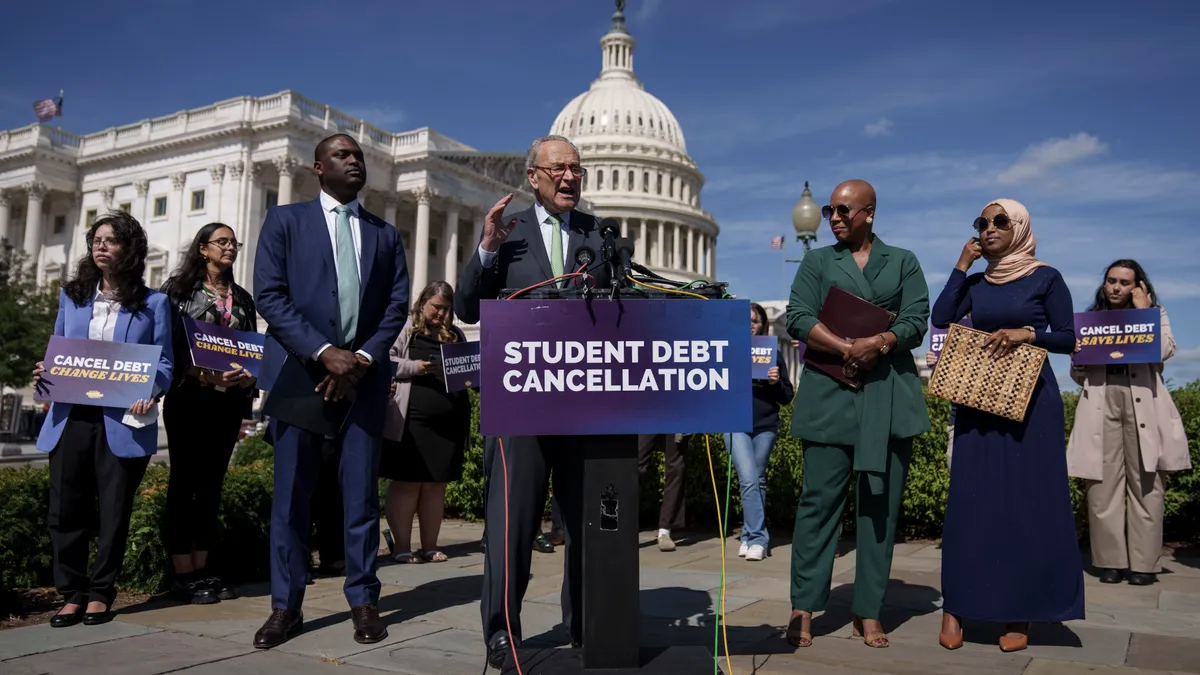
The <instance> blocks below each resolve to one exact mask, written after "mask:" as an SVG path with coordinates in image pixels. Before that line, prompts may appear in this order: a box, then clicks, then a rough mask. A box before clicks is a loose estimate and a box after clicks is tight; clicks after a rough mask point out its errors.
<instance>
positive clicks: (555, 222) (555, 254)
mask: <svg viewBox="0 0 1200 675" xmlns="http://www.w3.org/2000/svg"><path fill="white" fill-rule="evenodd" d="M546 222H547V223H550V273H551V274H553V275H554V276H556V277H561V276H562V273H563V250H562V232H560V231H559V227H560V226H561V225H562V218H559V217H558V216H556V215H554V214H550V215H548V216H546Z"/></svg>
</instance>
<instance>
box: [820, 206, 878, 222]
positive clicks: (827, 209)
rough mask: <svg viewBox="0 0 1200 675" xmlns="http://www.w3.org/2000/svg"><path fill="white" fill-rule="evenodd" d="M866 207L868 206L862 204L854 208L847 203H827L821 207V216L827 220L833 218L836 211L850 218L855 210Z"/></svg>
mask: <svg viewBox="0 0 1200 675" xmlns="http://www.w3.org/2000/svg"><path fill="white" fill-rule="evenodd" d="M865 208H867V207H865V206H860V207H858V208H853V209H852V208H850V207H849V206H847V205H845V204H837V205H836V206H834V205H830V204H826V205H825V206H822V207H821V217H822V218H824V219H825V220H831V219H832V218H833V213H834V212H835V211H836V212H837V214H838V215H839V216H841V217H843V218H849V217H850V214H851V213H853V212H855V211H861V210H863V209H865Z"/></svg>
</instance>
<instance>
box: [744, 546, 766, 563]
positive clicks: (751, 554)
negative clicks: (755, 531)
mask: <svg viewBox="0 0 1200 675" xmlns="http://www.w3.org/2000/svg"><path fill="white" fill-rule="evenodd" d="M766 555H767V550H766V549H765V548H763V547H762V546H760V545H759V544H755V545H753V546H751V547H750V548H748V549H746V560H762V559H763V558H765V557H766Z"/></svg>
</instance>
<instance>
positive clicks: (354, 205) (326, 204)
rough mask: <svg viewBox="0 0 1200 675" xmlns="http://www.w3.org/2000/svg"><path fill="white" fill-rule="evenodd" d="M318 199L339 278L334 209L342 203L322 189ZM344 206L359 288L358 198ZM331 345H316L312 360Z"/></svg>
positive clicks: (360, 256) (360, 244)
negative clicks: (352, 245)
mask: <svg viewBox="0 0 1200 675" xmlns="http://www.w3.org/2000/svg"><path fill="white" fill-rule="evenodd" d="M319 199H320V200H321V211H323V212H324V213H325V227H326V228H328V230H329V244H330V246H332V247H333V269H334V273H335V274H336V275H337V276H338V277H339V278H341V276H342V270H341V269H339V268H338V256H337V212H336V211H334V209H336V208H337V207H339V206H341V205H342V203H341V202H339V201H338V200H336V199H334V198H333V197H331V196H329V194H327V193H326V192H325V191H324V190H321V193H320V197H319ZM346 206H349V207H350V214H349V215H350V239H351V240H352V241H353V242H354V262H355V266H354V275H355V276H357V277H358V283H359V287H360V288H361V286H362V221H361V220H360V219H359V217H358V199H353V200H351V201H350V202H348V203H347V204H346ZM332 346H333V345H331V344H330V343H328V342H326V343H325V344H323V345H321V346H320V347H318V348H317V351H315V352H313V355H312V358H313V360H314V361H315V360H317V359H319V358H320V357H321V352H323V351H325V350H326V349H329V348H330V347H332ZM358 353H359V354H362V355H363V356H365V357H367V361H371V362H374V360H375V359H374V358H372V357H371V355H370V354H368V353H366V352H364V351H362V350H361V349H360V350H359V351H358Z"/></svg>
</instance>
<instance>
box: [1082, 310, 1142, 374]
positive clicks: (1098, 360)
mask: <svg viewBox="0 0 1200 675" xmlns="http://www.w3.org/2000/svg"><path fill="white" fill-rule="evenodd" d="M1161 321H1162V313H1161V312H1160V311H1159V310H1158V309H1157V308H1154V307H1151V308H1149V309H1113V310H1108V311H1105V312H1078V313H1076V314H1075V338H1076V339H1077V340H1079V344H1080V349H1079V352H1078V353H1076V354H1075V355H1074V356H1073V357H1071V362H1072V363H1074V364H1075V365H1077V366H1094V365H1108V364H1119V363H1162V324H1161Z"/></svg>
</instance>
